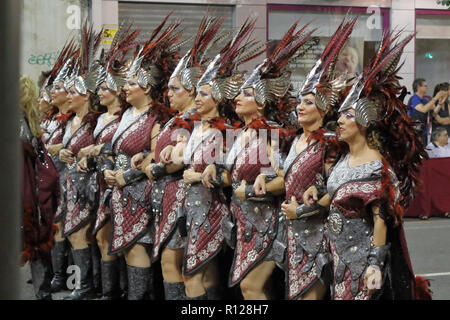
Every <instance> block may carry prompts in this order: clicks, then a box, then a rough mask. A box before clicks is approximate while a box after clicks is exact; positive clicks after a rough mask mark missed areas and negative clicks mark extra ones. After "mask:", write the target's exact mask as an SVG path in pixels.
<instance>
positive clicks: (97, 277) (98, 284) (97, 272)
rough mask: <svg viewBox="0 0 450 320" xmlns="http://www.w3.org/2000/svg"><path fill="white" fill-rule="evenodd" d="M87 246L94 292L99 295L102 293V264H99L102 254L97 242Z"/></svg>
mask: <svg viewBox="0 0 450 320" xmlns="http://www.w3.org/2000/svg"><path fill="white" fill-rule="evenodd" d="M89 247H90V248H91V259H92V276H93V285H94V292H95V294H96V295H97V296H99V297H101V295H102V266H101V264H102V263H101V260H102V255H101V253H100V249H99V248H98V245H97V243H94V244H90V245H89Z"/></svg>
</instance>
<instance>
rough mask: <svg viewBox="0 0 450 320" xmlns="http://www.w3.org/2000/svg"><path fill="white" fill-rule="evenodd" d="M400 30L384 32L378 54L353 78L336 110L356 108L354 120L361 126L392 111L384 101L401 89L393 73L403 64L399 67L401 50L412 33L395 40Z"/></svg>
mask: <svg viewBox="0 0 450 320" xmlns="http://www.w3.org/2000/svg"><path fill="white" fill-rule="evenodd" d="M400 33H401V32H397V33H396V34H395V35H394V31H391V32H385V33H384V35H383V40H382V41H381V43H380V47H379V49H378V52H377V54H376V55H375V56H374V57H373V58H372V59H371V60H370V62H369V64H368V65H367V66H366V67H364V69H363V72H362V73H361V75H360V76H359V77H358V78H357V79H356V80H355V82H354V84H353V86H352V88H351V90H350V92H349V93H348V95H347V97H346V99H345V100H344V102H343V103H342V105H341V107H340V109H339V112H341V111H345V110H348V109H350V108H353V109H355V119H356V121H357V122H358V123H359V124H360V125H362V126H364V127H367V126H368V125H369V123H370V122H371V121H377V120H379V119H381V118H382V117H383V116H384V115H387V114H390V113H392V110H390V108H392V107H393V106H392V105H390V104H388V103H385V101H384V100H386V98H394V97H396V96H397V95H398V94H399V93H400V91H401V86H400V85H399V83H398V79H399V77H397V75H396V74H397V72H398V70H399V69H400V68H401V66H402V65H403V63H402V64H401V65H400V66H398V64H399V61H400V57H401V55H402V53H403V49H404V48H405V46H406V45H407V44H408V42H409V41H411V39H412V38H413V37H414V34H411V35H409V36H407V37H405V38H404V39H403V40H401V41H397V40H398V39H399V37H400ZM396 41H397V42H396ZM381 109H384V110H381Z"/></svg>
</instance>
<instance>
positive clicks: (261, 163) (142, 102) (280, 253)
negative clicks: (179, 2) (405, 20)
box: [40, 14, 430, 300]
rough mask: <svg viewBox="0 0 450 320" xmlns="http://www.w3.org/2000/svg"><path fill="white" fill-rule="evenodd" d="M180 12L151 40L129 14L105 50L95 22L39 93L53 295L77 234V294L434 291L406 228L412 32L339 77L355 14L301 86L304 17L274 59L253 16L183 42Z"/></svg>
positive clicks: (414, 147)
mask: <svg viewBox="0 0 450 320" xmlns="http://www.w3.org/2000/svg"><path fill="white" fill-rule="evenodd" d="M169 17H170V14H169V15H168V16H167V17H166V18H165V19H164V21H163V22H162V23H161V24H160V25H159V26H158V27H157V28H156V29H155V30H154V31H153V32H152V34H151V35H150V36H148V35H147V36H146V38H145V39H144V40H142V38H143V36H142V35H140V32H139V30H137V29H134V28H133V27H132V26H128V25H124V24H122V25H121V26H120V27H119V30H118V31H117V33H116V35H115V38H114V40H113V42H112V44H111V46H110V48H109V49H107V50H102V51H101V53H100V52H98V49H99V47H100V43H101V36H100V33H96V32H94V31H93V30H92V28H91V27H88V26H87V24H85V25H84V27H83V28H82V35H81V41H80V42H79V43H76V42H75V41H74V40H72V41H70V42H68V43H67V44H66V45H65V46H64V48H63V49H62V50H61V54H60V56H59V58H58V60H57V62H56V63H55V65H54V67H53V69H52V70H51V72H50V73H49V76H48V78H47V79H46V81H45V83H44V85H43V86H42V88H41V90H40V104H41V106H44V107H45V108H46V109H47V112H46V115H45V117H44V119H43V121H42V123H41V126H42V128H43V130H44V132H45V133H44V135H43V138H42V140H43V143H44V145H45V147H46V149H47V151H48V153H49V154H50V155H51V156H52V160H53V163H54V164H55V167H56V168H57V171H58V174H59V196H58V206H57V210H56V211H55V214H54V222H55V223H56V225H57V232H56V234H55V244H54V247H53V249H52V266H51V267H52V269H53V279H52V282H51V288H50V289H51V292H57V291H59V290H62V289H63V288H65V285H66V276H67V275H66V264H67V262H65V260H66V258H67V250H68V249H67V248H68V246H67V245H68V243H69V244H70V247H71V251H70V252H71V256H72V257H73V263H72V262H70V263H69V264H73V265H76V266H77V267H78V268H79V282H78V283H77V286H76V288H75V289H74V290H73V291H72V293H71V294H70V295H69V296H68V297H67V298H66V299H75V300H77V299H92V298H95V287H96V283H97V286H99V283H101V286H100V287H101V293H102V299H118V298H120V297H121V296H122V297H125V298H128V299H130V300H136V299H160V298H164V299H168V300H204V299H230V298H231V299H240V298H244V299H415V298H417V297H428V298H429V293H430V292H429V290H428V287H427V281H426V280H424V279H422V278H420V277H414V273H413V270H412V266H411V262H410V259H409V254H408V248H407V245H406V241H405V235H404V232H403V227H402V215H403V211H404V210H405V208H407V206H408V204H409V203H410V201H411V199H412V196H413V192H414V187H415V186H416V184H417V182H418V180H417V168H418V166H419V165H420V163H421V162H422V161H423V159H425V158H426V155H425V153H424V151H423V146H422V144H421V142H420V140H419V138H418V136H417V134H416V132H415V129H414V123H412V122H411V120H410V119H409V118H408V116H407V114H406V106H405V105H404V104H403V101H402V100H403V97H404V94H405V92H404V90H403V91H402V87H401V86H400V85H399V82H398V79H399V78H398V77H397V76H396V74H397V72H398V70H399V68H400V64H399V61H400V57H401V54H402V51H403V48H404V47H405V45H406V44H407V43H408V42H409V41H410V40H411V39H412V37H413V35H409V36H407V37H405V38H401V36H400V33H389V32H387V33H385V34H384V35H383V39H382V40H381V42H380V44H379V49H378V51H377V53H376V54H375V55H374V56H373V57H372V58H371V60H370V62H369V63H368V64H367V65H366V66H365V67H364V69H363V71H362V72H361V74H357V75H348V74H345V73H339V72H337V71H336V70H335V68H334V66H335V64H336V61H337V59H338V58H339V53H340V52H341V50H342V48H343V47H344V46H345V43H346V41H347V39H348V38H349V36H350V34H351V33H352V30H353V27H354V25H355V23H356V21H357V18H351V19H350V18H348V17H346V18H345V19H344V20H343V21H342V23H341V24H340V25H339V27H338V28H337V30H336V31H335V32H334V34H333V35H332V36H331V38H330V40H329V42H328V43H327V44H326V45H325V46H324V49H323V52H322V53H321V55H320V57H318V60H317V61H316V62H315V64H314V66H313V68H312V69H311V71H310V72H309V73H308V74H307V75H306V80H305V82H304V83H303V85H302V86H301V89H300V91H299V92H295V93H294V92H293V90H292V83H291V71H290V70H289V67H290V66H291V65H292V64H293V63H295V62H299V61H301V60H302V59H304V58H305V54H306V53H307V52H308V51H309V50H310V49H311V48H312V47H314V46H315V45H317V38H315V37H314V36H313V35H314V32H315V31H316V30H315V29H312V28H311V27H310V26H309V25H304V26H299V25H298V22H297V23H295V24H294V25H292V27H291V28H290V29H289V30H288V31H287V32H286V34H285V35H284V37H283V38H282V39H281V41H279V42H278V44H277V45H276V46H275V48H274V49H273V50H272V52H270V53H268V52H267V48H266V45H265V44H261V43H260V42H258V41H255V40H253V39H252V38H251V35H252V31H253V29H254V26H255V20H254V19H250V18H249V19H247V20H246V21H245V23H244V24H243V25H242V26H240V27H239V28H238V29H237V30H236V31H235V32H230V31H229V30H222V28H221V25H222V23H223V21H224V19H223V18H218V17H211V16H205V17H204V18H203V19H202V21H201V23H200V26H199V28H198V31H197V33H196V34H194V35H192V37H188V38H187V40H184V41H181V38H182V36H183V35H182V30H181V27H182V23H180V21H175V22H170V23H169ZM183 38H186V35H184V37H183ZM182 46H183V47H186V46H189V47H190V49H189V50H187V52H180V48H181V47H182ZM261 55H265V56H266V58H265V59H264V60H263V61H262V62H261V63H260V64H258V65H257V66H256V67H255V68H254V69H253V70H250V71H249V72H247V73H246V74H244V73H243V72H241V71H240V70H239V68H238V67H239V66H240V65H241V64H243V63H247V64H246V65H248V62H249V61H251V60H252V59H254V58H257V57H260V56H261ZM93 246H95V247H98V249H99V252H100V255H101V259H98V257H97V259H96V258H95V255H94V257H93V249H92V248H93ZM49 267H50V266H49ZM44 269H45V267H44ZM280 272H281V274H282V276H281V277H279V276H278V277H277V276H276V274H277V273H278V274H280ZM237 284H239V286H237ZM158 288H160V291H161V292H162V291H163V293H164V295H161V294H160V291H158ZM230 288H231V289H230ZM41 291H42V292H41V295H40V297H41V298H48V297H49V296H50V292H45V290H44V289H42V290H41Z"/></svg>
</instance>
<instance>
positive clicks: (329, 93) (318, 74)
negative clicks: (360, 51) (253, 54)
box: [300, 16, 358, 110]
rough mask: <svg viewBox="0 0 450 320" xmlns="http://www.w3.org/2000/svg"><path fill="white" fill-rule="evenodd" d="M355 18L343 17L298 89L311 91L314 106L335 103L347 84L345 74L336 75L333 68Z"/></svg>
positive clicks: (304, 91)
mask: <svg viewBox="0 0 450 320" xmlns="http://www.w3.org/2000/svg"><path fill="white" fill-rule="evenodd" d="M357 19H358V16H357V17H355V18H353V19H348V18H347V17H345V18H344V20H343V21H342V22H341V24H340V25H339V27H338V28H337V30H336V31H335V33H334V34H333V36H331V39H330V41H329V42H328V44H327V45H326V47H325V49H324V50H323V52H322V55H321V56H320V58H319V60H317V62H316V63H315V65H314V67H313V68H312V69H311V71H310V72H309V74H308V75H307V77H306V80H305V82H304V84H303V86H302V88H301V89H300V95H306V94H308V93H313V94H314V95H315V101H316V106H317V107H318V108H319V109H321V110H325V108H326V107H327V106H334V105H336V104H337V103H338V100H339V92H340V91H342V90H343V89H344V88H345V87H346V85H347V75H345V74H344V75H336V74H335V72H334V69H335V65H336V61H337V59H338V57H339V53H340V52H341V50H342V48H343V47H344V44H345V42H346V41H347V39H348V37H349V36H350V34H351V33H352V31H353V27H354V26H355V23H356V20H357Z"/></svg>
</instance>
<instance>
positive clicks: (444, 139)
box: [426, 127, 450, 158]
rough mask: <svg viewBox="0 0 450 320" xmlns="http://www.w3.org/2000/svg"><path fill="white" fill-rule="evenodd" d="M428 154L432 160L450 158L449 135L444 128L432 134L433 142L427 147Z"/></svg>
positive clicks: (435, 130) (439, 128)
mask: <svg viewBox="0 0 450 320" xmlns="http://www.w3.org/2000/svg"><path fill="white" fill-rule="evenodd" d="M426 150H427V152H428V156H429V157H430V158H445V157H450V144H449V143H448V133H447V130H446V129H445V128H444V127H438V128H436V129H434V131H433V133H432V134H431V142H430V143H429V144H428V145H427V149H426Z"/></svg>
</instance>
